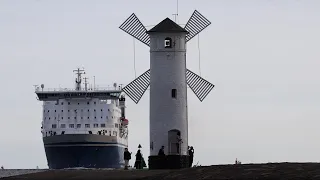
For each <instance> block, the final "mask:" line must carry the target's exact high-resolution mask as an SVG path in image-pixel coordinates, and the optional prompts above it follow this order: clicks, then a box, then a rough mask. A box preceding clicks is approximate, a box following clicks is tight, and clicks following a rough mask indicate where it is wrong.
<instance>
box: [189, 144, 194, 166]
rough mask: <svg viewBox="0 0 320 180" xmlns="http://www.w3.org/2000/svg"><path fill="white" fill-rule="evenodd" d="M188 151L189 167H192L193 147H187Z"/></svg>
mask: <svg viewBox="0 0 320 180" xmlns="http://www.w3.org/2000/svg"><path fill="white" fill-rule="evenodd" d="M188 153H189V167H192V163H193V156H194V149H193V147H192V146H191V147H189V149H188Z"/></svg>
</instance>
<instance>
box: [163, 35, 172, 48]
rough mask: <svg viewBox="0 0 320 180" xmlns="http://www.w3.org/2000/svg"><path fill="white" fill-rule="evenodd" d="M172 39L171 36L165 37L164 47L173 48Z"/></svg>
mask: <svg viewBox="0 0 320 180" xmlns="http://www.w3.org/2000/svg"><path fill="white" fill-rule="evenodd" d="M171 41H172V39H171V38H169V37H167V38H165V39H164V47H165V48H171V44H172V43H171Z"/></svg>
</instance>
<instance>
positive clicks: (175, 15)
mask: <svg viewBox="0 0 320 180" xmlns="http://www.w3.org/2000/svg"><path fill="white" fill-rule="evenodd" d="M178 10H179V0H177V13H176V14H172V15H173V16H174V22H175V23H177V24H178V22H177V17H178V14H179V13H178Z"/></svg>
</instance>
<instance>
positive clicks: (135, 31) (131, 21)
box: [119, 13, 150, 46]
mask: <svg viewBox="0 0 320 180" xmlns="http://www.w3.org/2000/svg"><path fill="white" fill-rule="evenodd" d="M119 28H120V29H121V30H123V31H124V32H126V33H128V34H130V35H131V36H133V37H135V38H136V39H138V40H139V41H141V42H142V43H144V44H145V45H147V46H150V37H149V35H148V34H147V33H146V32H147V29H146V28H145V27H144V26H143V24H142V23H141V22H140V20H139V19H138V18H137V16H136V15H135V14H134V13H132V14H131V15H130V16H129V17H128V19H127V20H125V21H124V22H123V23H122V24H121V26H120V27H119Z"/></svg>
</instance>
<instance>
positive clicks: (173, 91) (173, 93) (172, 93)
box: [171, 89, 177, 98]
mask: <svg viewBox="0 0 320 180" xmlns="http://www.w3.org/2000/svg"><path fill="white" fill-rule="evenodd" d="M171 97H172V98H177V89H172V90H171Z"/></svg>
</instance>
